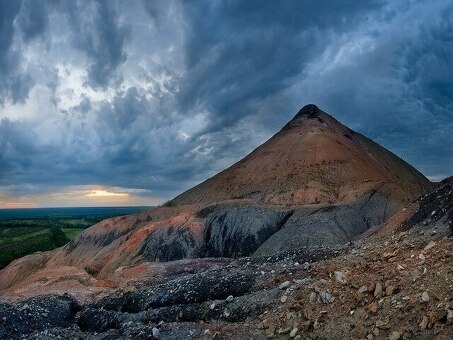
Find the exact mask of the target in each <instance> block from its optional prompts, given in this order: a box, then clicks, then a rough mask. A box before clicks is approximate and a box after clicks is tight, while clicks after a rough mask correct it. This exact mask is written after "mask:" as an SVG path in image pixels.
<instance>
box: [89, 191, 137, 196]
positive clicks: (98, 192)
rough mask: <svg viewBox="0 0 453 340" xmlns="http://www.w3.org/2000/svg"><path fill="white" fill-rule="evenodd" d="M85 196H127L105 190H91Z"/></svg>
mask: <svg viewBox="0 0 453 340" xmlns="http://www.w3.org/2000/svg"><path fill="white" fill-rule="evenodd" d="M85 196H86V197H128V196H129V194H126V193H117V192H109V191H107V190H92V191H90V192H89V193H88V194H86V195H85Z"/></svg>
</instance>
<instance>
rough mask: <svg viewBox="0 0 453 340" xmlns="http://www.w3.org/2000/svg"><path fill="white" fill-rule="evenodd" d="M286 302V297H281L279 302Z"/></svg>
mask: <svg viewBox="0 0 453 340" xmlns="http://www.w3.org/2000/svg"><path fill="white" fill-rule="evenodd" d="M286 300H288V295H282V297H281V298H280V302H281V303H285V302H286Z"/></svg>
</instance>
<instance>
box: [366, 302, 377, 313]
mask: <svg viewBox="0 0 453 340" xmlns="http://www.w3.org/2000/svg"><path fill="white" fill-rule="evenodd" d="M368 309H369V310H370V312H371V313H373V314H376V313H377V310H378V304H377V302H373V303H371V304H370V305H369V306H368Z"/></svg>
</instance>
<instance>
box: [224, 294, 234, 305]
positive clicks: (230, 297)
mask: <svg viewBox="0 0 453 340" xmlns="http://www.w3.org/2000/svg"><path fill="white" fill-rule="evenodd" d="M233 301H234V297H233V295H228V297H227V298H226V299H225V302H228V303H232V302H233Z"/></svg>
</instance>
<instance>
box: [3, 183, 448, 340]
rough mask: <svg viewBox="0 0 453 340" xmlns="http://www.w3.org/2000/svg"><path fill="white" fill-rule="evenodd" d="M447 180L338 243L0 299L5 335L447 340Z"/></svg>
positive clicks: (176, 265)
mask: <svg viewBox="0 0 453 340" xmlns="http://www.w3.org/2000/svg"><path fill="white" fill-rule="evenodd" d="M452 224H453V184H452V182H451V181H450V182H447V183H446V184H445V185H443V186H442V187H440V188H439V189H437V190H436V191H434V192H433V193H431V194H430V195H425V196H423V197H422V198H420V199H419V200H418V201H417V202H415V203H413V204H412V205H410V206H409V207H407V208H406V209H404V210H403V211H401V212H400V213H398V214H396V215H395V216H393V217H392V218H391V219H390V220H388V221H387V222H386V223H385V224H384V225H381V226H379V227H375V228H372V229H371V230H369V231H368V232H367V233H366V234H365V235H363V236H362V237H361V239H359V240H356V241H354V242H351V243H349V244H347V245H344V246H337V247H317V248H313V247H310V248H300V249H297V250H293V251H288V252H282V253H279V254H277V255H273V256H267V257H266V256H264V257H251V258H250V257H246V258H240V259H236V260H235V259H227V258H216V259H214V258H207V259H194V260H182V261H174V262H170V263H168V264H166V266H167V267H166V270H165V271H162V272H161V273H160V275H156V276H152V275H150V276H148V277H147V279H146V280H140V281H137V282H135V283H134V284H130V285H128V286H127V287H126V288H124V289H121V290H115V291H114V292H109V293H108V294H104V295H103V296H102V295H100V296H99V297H98V298H96V299H93V300H92V301H81V300H80V299H79V300H77V299H76V298H74V297H72V296H70V295H67V294H63V295H50V296H38V297H34V298H32V299H27V300H21V301H15V302H10V303H6V302H4V303H1V304H0V338H1V339H21V338H22V339H55V338H61V339H192V338H195V339H266V338H275V339H288V338H294V339H349V338H354V339H356V338H357V339H408V338H415V339H439V340H440V339H451V338H452V334H453V266H452V264H453V239H452V236H451V235H452V232H453V229H452Z"/></svg>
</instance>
